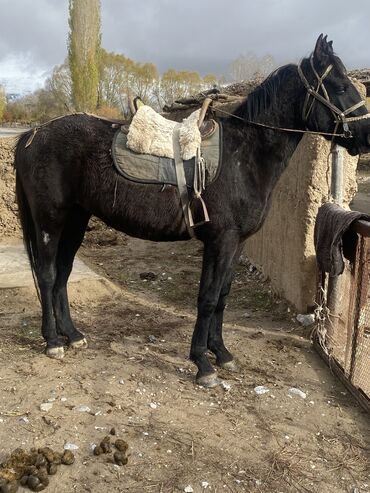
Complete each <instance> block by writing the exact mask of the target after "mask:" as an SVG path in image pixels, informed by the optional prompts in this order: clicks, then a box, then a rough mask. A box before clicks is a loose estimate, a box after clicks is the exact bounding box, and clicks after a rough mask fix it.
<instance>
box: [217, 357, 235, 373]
mask: <svg viewBox="0 0 370 493" xmlns="http://www.w3.org/2000/svg"><path fill="white" fill-rule="evenodd" d="M218 366H219V367H220V368H222V369H224V370H227V371H231V372H232V373H237V372H238V371H239V366H238V365H237V364H236V363H235V361H234V360H233V359H232V360H231V361H226V362H225V363H221V364H219V365H218Z"/></svg>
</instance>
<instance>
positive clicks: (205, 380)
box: [196, 372, 221, 389]
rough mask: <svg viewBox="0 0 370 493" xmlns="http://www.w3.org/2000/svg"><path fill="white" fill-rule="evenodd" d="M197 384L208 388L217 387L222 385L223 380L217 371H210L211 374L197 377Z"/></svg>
mask: <svg viewBox="0 0 370 493" xmlns="http://www.w3.org/2000/svg"><path fill="white" fill-rule="evenodd" d="M196 383H197V385H200V386H201V387H206V388H207V389H212V388H213V387H217V386H218V385H221V380H220V379H219V378H218V376H217V373H216V372H214V373H210V374H209V375H203V376H202V377H198V376H197V378H196Z"/></svg>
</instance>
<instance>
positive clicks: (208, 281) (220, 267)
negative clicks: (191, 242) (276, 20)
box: [190, 231, 239, 387]
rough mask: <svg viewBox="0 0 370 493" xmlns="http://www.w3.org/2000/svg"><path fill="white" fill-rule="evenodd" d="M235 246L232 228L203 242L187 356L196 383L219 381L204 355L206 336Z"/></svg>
mask: <svg viewBox="0 0 370 493" xmlns="http://www.w3.org/2000/svg"><path fill="white" fill-rule="evenodd" d="M238 245H239V237H238V235H237V233H236V232H234V231H228V232H226V233H225V234H224V235H223V236H221V237H217V238H215V239H213V240H211V241H207V242H205V245H204V254H203V267H202V276H201V280H200V287H199V295H198V315H197V320H196V323H195V328H194V333H193V338H192V342H191V350H190V359H191V360H192V361H193V362H194V363H195V364H196V365H197V367H198V373H197V377H196V381H197V383H198V384H199V385H203V386H205V387H214V386H216V385H218V384H219V383H220V382H219V380H218V378H217V373H216V371H215V370H214V368H213V366H212V365H211V363H210V362H209V360H208V358H207V350H208V337H209V331H210V327H211V323H212V319H213V317H214V316H215V312H216V308H217V305H218V303H219V299H220V294H221V290H222V287H223V286H224V284H225V282H226V281H228V279H230V280H231V275H232V274H231V271H232V266H233V259H234V257H235V255H236V252H237V251H238ZM230 282H231V281H230ZM225 349H226V348H225ZM229 354H230V353H229ZM230 356H231V355H230ZM231 359H232V356H231Z"/></svg>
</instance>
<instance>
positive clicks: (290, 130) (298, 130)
mask: <svg viewBox="0 0 370 493" xmlns="http://www.w3.org/2000/svg"><path fill="white" fill-rule="evenodd" d="M217 111H218V112H220V113H223V114H224V115H228V116H231V117H233V118H237V119H238V120H241V121H242V122H244V123H248V124H250V125H256V126H257V127H263V128H268V129H271V130H278V131H281V132H292V133H302V134H313V135H329V136H331V137H346V135H345V134H344V133H343V134H337V133H330V132H316V131H314V130H301V129H296V128H284V127H275V126H274V125H267V124H266V123H259V122H253V121H251V120H245V119H244V118H242V117H241V116H238V115H235V114H234V113H230V112H229V111H225V110H221V109H220V108H215V112H217ZM369 117H370V114H369Z"/></svg>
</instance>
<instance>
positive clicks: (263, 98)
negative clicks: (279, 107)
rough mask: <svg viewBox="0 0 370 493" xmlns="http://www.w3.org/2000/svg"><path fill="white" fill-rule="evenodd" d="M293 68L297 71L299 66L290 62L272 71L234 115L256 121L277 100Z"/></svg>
mask: <svg viewBox="0 0 370 493" xmlns="http://www.w3.org/2000/svg"><path fill="white" fill-rule="evenodd" d="M293 70H295V71H296V70H297V66H296V65H294V64H288V65H284V66H282V67H279V68H277V69H276V70H274V71H273V72H271V74H270V75H269V76H268V77H267V78H266V79H265V80H264V81H263V82H262V83H261V84H260V85H259V86H258V87H256V89H254V91H252V92H251V93H250V94H249V95H248V97H247V98H246V99H245V101H243V102H242V103H241V104H240V106H238V108H237V109H236V110H235V112H234V115H236V116H239V117H240V118H243V119H244V120H251V121H254V120H255V118H256V117H257V116H258V115H259V114H260V113H261V112H262V111H265V110H267V109H268V108H269V107H270V106H271V105H272V104H273V103H274V102H275V101H276V96H277V94H278V92H279V89H280V88H281V86H282V84H284V83H285V81H286V79H287V77H288V75H290V74H291V73H292V71H293Z"/></svg>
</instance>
